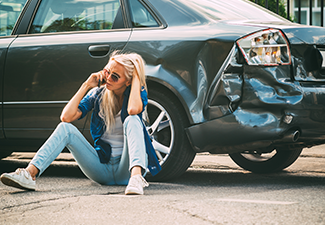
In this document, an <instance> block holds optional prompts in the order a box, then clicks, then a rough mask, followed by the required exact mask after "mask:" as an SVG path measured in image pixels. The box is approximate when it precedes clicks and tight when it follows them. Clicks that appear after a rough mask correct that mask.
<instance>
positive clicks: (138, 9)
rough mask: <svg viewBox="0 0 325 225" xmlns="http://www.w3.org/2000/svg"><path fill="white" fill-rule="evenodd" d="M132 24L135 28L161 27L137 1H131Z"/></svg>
mask: <svg viewBox="0 0 325 225" xmlns="http://www.w3.org/2000/svg"><path fill="white" fill-rule="evenodd" d="M129 5H130V13H131V22H132V26H133V27H159V24H158V23H157V21H156V20H155V19H154V17H153V16H152V15H151V14H150V12H149V11H148V10H147V8H146V7H145V6H144V5H142V4H141V3H140V2H139V1H137V0H130V1H129Z"/></svg>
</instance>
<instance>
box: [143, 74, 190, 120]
mask: <svg viewBox="0 0 325 225" xmlns="http://www.w3.org/2000/svg"><path fill="white" fill-rule="evenodd" d="M147 86H148V95H149V96H150V90H153V89H155V90H157V89H159V90H161V91H162V92H163V93H166V94H167V95H170V96H172V97H173V100H175V101H176V102H177V103H178V104H179V105H181V106H182V107H181V108H182V110H183V113H184V114H185V115H186V118H187V120H188V123H189V124H193V123H194V121H193V117H192V115H191V113H190V111H189V110H188V107H187V104H186V101H185V100H184V98H183V97H182V95H181V94H180V93H179V92H178V91H177V90H176V89H175V88H174V87H173V86H171V85H170V84H168V83H166V82H163V81H162V80H159V79H157V78H155V77H150V76H147Z"/></svg>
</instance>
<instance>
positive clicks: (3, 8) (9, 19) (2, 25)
mask: <svg viewBox="0 0 325 225" xmlns="http://www.w3.org/2000/svg"><path fill="white" fill-rule="evenodd" d="M26 2H27V0H2V1H0V36H8V35H11V32H12V29H13V28H14V26H15V23H16V21H17V19H18V17H19V14H20V12H21V11H22V10H23V7H24V5H25V3H26Z"/></svg>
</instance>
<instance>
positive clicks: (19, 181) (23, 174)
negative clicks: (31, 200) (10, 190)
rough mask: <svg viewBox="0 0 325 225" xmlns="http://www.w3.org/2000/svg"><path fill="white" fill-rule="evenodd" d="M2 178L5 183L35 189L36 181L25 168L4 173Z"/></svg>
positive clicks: (0, 178)
mask: <svg viewBox="0 0 325 225" xmlns="http://www.w3.org/2000/svg"><path fill="white" fill-rule="evenodd" d="M0 180H1V182H2V183H3V184H5V185H8V186H11V187H16V188H21V189H28V190H34V191H35V187H36V182H35V180H33V178H32V176H31V175H30V173H29V172H28V171H27V170H25V169H20V168H19V169H17V170H16V171H15V172H12V173H4V174H2V175H1V177H0Z"/></svg>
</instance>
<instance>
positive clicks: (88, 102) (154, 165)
mask: <svg viewBox="0 0 325 225" xmlns="http://www.w3.org/2000/svg"><path fill="white" fill-rule="evenodd" d="M104 88H105V87H101V88H94V89H92V90H91V91H90V92H89V93H88V94H87V95H86V96H85V97H84V98H83V99H82V100H81V101H80V103H79V106H78V108H79V109H80V111H81V112H82V115H81V117H80V118H79V119H82V118H84V117H85V116H86V114H87V113H88V112H90V111H91V110H93V112H92V115H91V123H90V133H91V136H92V138H93V140H94V148H95V149H96V151H97V154H98V157H99V160H100V162H101V163H108V162H109V160H110V158H111V153H112V150H111V146H110V145H109V144H108V143H105V142H103V141H102V140H101V139H100V138H101V136H102V135H103V134H104V131H105V129H106V127H105V123H104V121H103V119H102V118H101V117H100V116H99V111H100V108H99V107H100V102H101V100H102V98H101V97H102V94H103V89H104ZM130 91H131V86H128V87H127V88H126V89H125V91H124V93H123V95H124V100H123V105H122V110H121V120H122V123H124V121H125V119H126V117H128V116H129V114H128V111H127V108H128V102H129V96H130ZM141 99H142V104H143V110H144V109H145V107H146V105H147V104H148V97H147V92H146V90H145V89H144V88H142V90H141ZM143 110H142V111H143ZM138 116H139V117H140V119H141V121H142V112H141V113H140V114H138ZM142 126H143V133H144V138H145V145H146V152H147V155H148V169H149V170H150V173H151V174H152V175H153V176H155V175H156V174H157V173H158V172H159V171H160V170H161V166H160V164H159V161H158V158H157V156H156V153H155V149H154V148H153V146H152V141H151V139H150V136H149V134H148V132H147V129H146V126H145V125H144V124H143V122H142Z"/></svg>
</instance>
